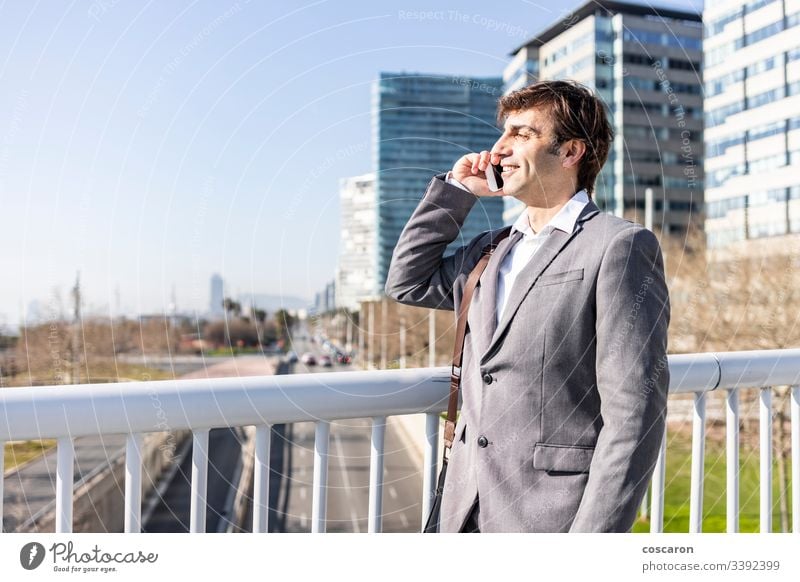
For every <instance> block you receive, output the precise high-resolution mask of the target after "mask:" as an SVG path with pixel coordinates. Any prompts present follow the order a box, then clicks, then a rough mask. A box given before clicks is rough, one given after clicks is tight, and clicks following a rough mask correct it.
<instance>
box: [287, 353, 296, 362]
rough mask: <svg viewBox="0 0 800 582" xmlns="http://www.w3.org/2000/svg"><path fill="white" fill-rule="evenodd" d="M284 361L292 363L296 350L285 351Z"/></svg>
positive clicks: (294, 360) (294, 359)
mask: <svg viewBox="0 0 800 582" xmlns="http://www.w3.org/2000/svg"><path fill="white" fill-rule="evenodd" d="M286 361H287V362H289V363H290V364H294V363H295V362H296V361H297V352H296V351H294V350H289V351H288V352H287V353H286Z"/></svg>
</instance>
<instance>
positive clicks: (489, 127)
mask: <svg viewBox="0 0 800 582" xmlns="http://www.w3.org/2000/svg"><path fill="white" fill-rule="evenodd" d="M501 87H502V80H501V79H500V78H499V77H491V78H488V77H487V78H472V77H459V76H455V75H428V74H422V73H414V74H411V73H381V75H380V79H379V80H378V81H377V82H376V83H375V85H374V87H373V91H374V93H373V109H372V121H373V132H374V140H373V143H374V150H373V155H374V164H373V167H374V168H375V169H376V192H377V207H376V212H375V216H376V223H377V249H376V260H377V268H376V271H377V277H376V279H375V286H374V293H373V294H374V295H377V294H380V293H383V286H384V284H385V282H386V274H387V271H388V268H389V263H390V261H391V258H392V252H393V251H394V247H395V245H396V244H397V239H398V238H399V237H400V232H401V231H402V229H403V227H404V226H405V224H406V222H408V219H409V218H410V217H411V213H412V212H413V211H414V209H415V208H416V207H417V204H418V203H419V201H420V199H421V198H422V194H423V193H424V191H425V187H426V185H427V184H428V182H430V180H431V178H432V177H433V176H434V174H438V173H441V172H447V171H448V170H450V169H451V168H452V167H453V164H454V163H455V162H456V160H458V158H460V157H461V156H463V155H464V154H466V153H469V152H474V151H481V150H484V149H489V148H491V146H492V144H494V142H495V141H496V140H497V137H498V136H499V135H500V132H499V130H498V129H497V124H496V122H495V118H496V113H497V99H498V98H499V97H500V95H501V94H502V91H501ZM502 214H503V201H502V199H500V198H482V199H481V200H479V201H478V203H477V204H476V205H475V207H474V208H473V209H472V212H470V215H469V217H468V218H467V221H466V223H465V224H464V226H463V228H462V231H461V236H460V237H459V238H458V239H456V240H455V241H454V242H453V243H452V244H451V245H450V247H449V250H451V251H452V250H455V249H456V248H458V247H460V246H462V245H464V244H466V243H467V242H469V240H470V239H472V238H473V237H474V236H476V235H478V234H479V233H481V232H483V231H486V230H489V229H494V228H499V227H501V226H502V224H503V223H502Z"/></svg>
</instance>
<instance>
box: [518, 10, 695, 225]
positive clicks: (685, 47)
mask: <svg viewBox="0 0 800 582" xmlns="http://www.w3.org/2000/svg"><path fill="white" fill-rule="evenodd" d="M702 32H703V31H702V25H701V18H700V14H697V13H694V12H688V11H683V10H674V9H667V8H656V7H653V6H648V5H641V4H631V3H627V2H608V1H604V0H591V1H589V2H586V3H585V4H583V5H582V6H580V7H578V8H576V9H575V10H574V11H572V12H570V13H568V14H566V15H565V16H563V18H561V19H560V20H559V21H558V22H556V23H554V24H553V25H552V26H550V27H548V28H547V29H545V30H544V31H542V32H541V33H540V34H539V35H537V36H536V37H535V38H533V39H531V40H529V41H528V42H526V43H525V44H523V45H522V46H520V47H519V48H517V49H516V50H514V51H513V52H512V60H511V62H510V63H509V65H508V66H507V67H506V70H505V71H504V74H503V79H504V82H505V87H504V91H505V92H511V91H513V90H515V89H519V88H522V87H525V86H526V85H529V84H531V83H533V82H534V81H536V80H539V79H542V80H544V79H572V80H575V81H579V82H580V83H583V84H584V85H587V86H588V87H590V88H592V89H594V90H595V91H596V92H597V94H598V95H599V96H600V98H601V99H602V100H603V101H604V102H605V104H606V105H607V109H608V114H609V120H610V121H611V124H612V127H613V128H614V133H615V139H614V142H613V144H612V149H611V151H610V152H609V158H608V161H607V162H606V165H605V167H604V168H603V170H602V172H601V173H600V175H599V176H598V178H597V182H596V184H595V195H594V200H595V202H596V203H597V204H598V206H600V208H602V209H603V210H606V211H608V212H614V213H615V214H617V215H619V216H624V217H625V218H629V219H632V220H636V221H638V222H643V221H644V203H645V190H646V189H647V188H652V190H653V197H654V219H653V223H654V226H655V227H660V228H661V229H662V230H663V232H665V233H672V234H675V235H680V234H681V233H684V232H685V231H686V229H687V227H688V226H689V224H690V222H693V223H694V224H696V225H697V226H698V227H700V228H702V224H703V223H702V210H703V207H702V205H703V165H702V164H703V162H702V153H703V100H702V99H703V97H702V76H701V61H702ZM507 205H508V207H507V211H506V215H505V219H506V223H510V222H511V221H513V220H514V218H516V216H517V215H518V214H519V212H520V206H519V203H518V202H516V201H515V200H513V199H508V200H507Z"/></svg>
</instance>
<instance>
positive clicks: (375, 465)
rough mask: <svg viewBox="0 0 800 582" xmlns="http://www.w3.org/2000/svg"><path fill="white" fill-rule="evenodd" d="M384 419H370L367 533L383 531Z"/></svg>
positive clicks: (379, 417) (382, 417) (378, 417)
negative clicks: (370, 440)
mask: <svg viewBox="0 0 800 582" xmlns="http://www.w3.org/2000/svg"><path fill="white" fill-rule="evenodd" d="M385 436H386V417H385V416H376V417H374V418H373V419H372V443H371V446H370V455H369V524H368V526H367V531H368V532H369V533H377V532H381V531H383V451H384V443H385Z"/></svg>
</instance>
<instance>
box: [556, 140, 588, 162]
mask: <svg viewBox="0 0 800 582" xmlns="http://www.w3.org/2000/svg"><path fill="white" fill-rule="evenodd" d="M585 154H586V144H585V143H583V142H582V141H580V140H578V139H571V140H569V141H567V142H564V144H562V146H561V156H562V161H561V165H562V167H564V168H572V167H573V166H577V165H578V163H579V162H580V161H581V159H582V158H583V156H584V155H585Z"/></svg>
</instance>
